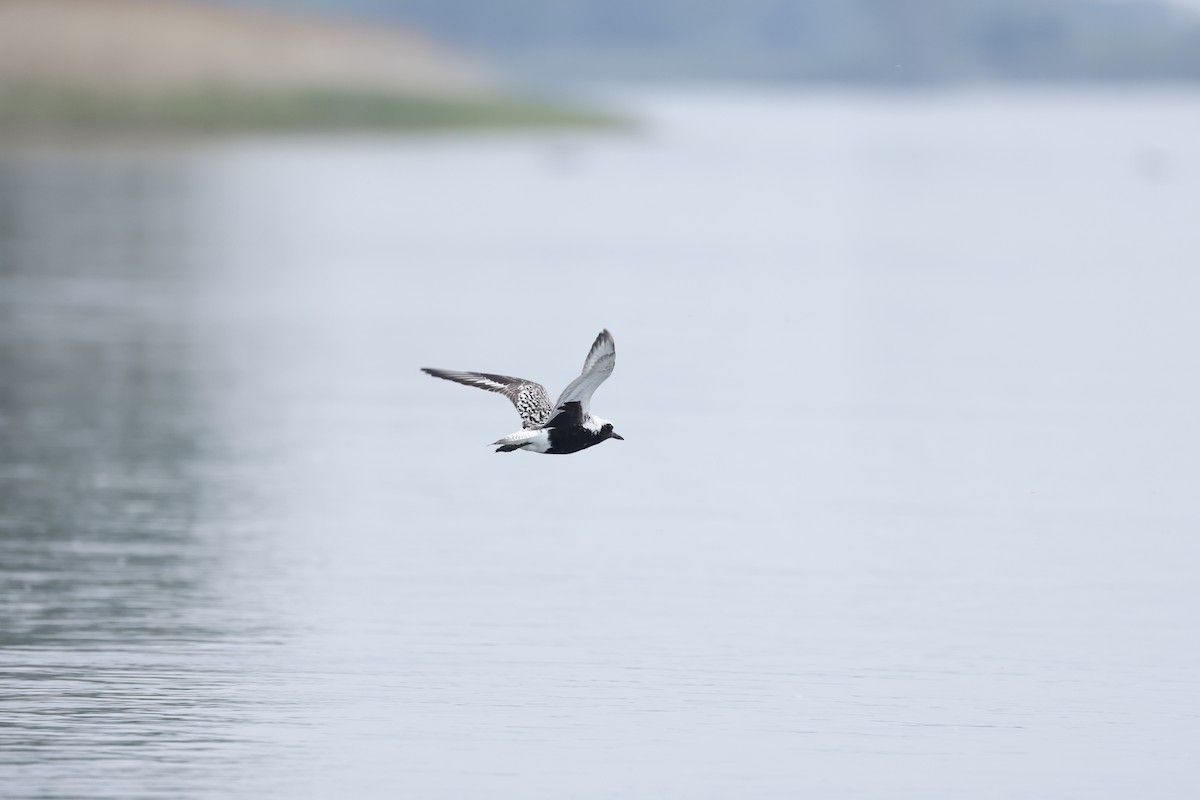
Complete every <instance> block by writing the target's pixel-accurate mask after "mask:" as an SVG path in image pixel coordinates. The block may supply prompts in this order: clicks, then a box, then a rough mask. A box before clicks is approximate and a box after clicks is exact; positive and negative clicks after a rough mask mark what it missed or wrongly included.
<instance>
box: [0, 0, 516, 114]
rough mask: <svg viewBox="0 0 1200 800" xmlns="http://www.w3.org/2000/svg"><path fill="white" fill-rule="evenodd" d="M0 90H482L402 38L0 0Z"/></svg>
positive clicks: (213, 13) (202, 8)
mask: <svg viewBox="0 0 1200 800" xmlns="http://www.w3.org/2000/svg"><path fill="white" fill-rule="evenodd" d="M0 81H2V82H4V83H8V84H13V83H23V84H37V85H40V86H59V87H73V88H89V89H122V90H151V91H153V90H166V89H180V88H195V87H201V86H202V87H206V88H214V87H220V88H226V89H242V90H245V89H297V88H305V89H313V88H322V89H354V90H365V89H371V90H380V91H400V92H410V93H413V92H415V93H427V94H470V93H480V92H483V91H486V90H489V89H491V88H493V81H492V80H491V79H490V78H489V77H488V75H487V74H486V73H485V72H484V70H483V69H481V68H480V67H479V66H477V65H475V64H472V63H469V62H468V61H467V60H466V59H465V58H462V57H459V56H456V55H452V54H451V53H450V52H448V51H447V50H446V49H444V48H442V47H438V46H435V45H434V43H433V42H432V41H431V40H430V39H428V38H426V37H424V36H421V35H418V34H417V33H416V32H415V31H414V30H412V29H410V28H404V27H401V26H399V25H383V24H379V23H378V22H377V23H375V24H365V23H351V22H346V21H342V20H339V19H335V18H328V19H327V18H320V17H315V16H307V15H298V14H293V13H284V12H280V11H267V10H262V11H253V10H246V9H235V8H227V7H222V6H212V5H202V4H197V3H191V2H184V1H183V0H0Z"/></svg>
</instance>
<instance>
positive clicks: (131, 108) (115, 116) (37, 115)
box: [0, 85, 625, 138]
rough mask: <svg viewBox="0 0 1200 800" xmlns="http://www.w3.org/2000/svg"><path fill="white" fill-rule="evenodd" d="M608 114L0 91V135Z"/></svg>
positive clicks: (227, 130) (506, 105)
mask: <svg viewBox="0 0 1200 800" xmlns="http://www.w3.org/2000/svg"><path fill="white" fill-rule="evenodd" d="M624 124H625V121H624V120H623V119H621V118H620V117H618V116H615V115H612V114H606V113H603V112H600V111H595V110H590V109H586V108H582V107H578V106H574V105H570V104H567V103H560V102H556V101H551V100H545V99H541V98H533V97H527V96H520V95H434V94H416V93H413V94H398V93H388V92H379V91H356V90H343V89H302V90H293V89H280V90H257V89H256V90H247V89H225V88H204V89H188V90H174V91H164V92H155V93H150V92H141V93H138V92H123V91H116V90H90V89H72V88H58V87H47V86H37V85H18V86H13V85H8V86H4V85H0V137H3V138H13V137H17V138H25V137H29V136H43V135H52V136H76V135H78V136H92V135H105V136H112V135H154V136H163V135H172V134H179V135H187V136H195V135H221V134H237V133H270V132H281V133H283V132H286V133H302V132H316V133H320V132H404V131H414V132H425V131H440V130H445V131H452V130H463V129H489V128H545V127H553V128H606V127H619V126H622V125H624Z"/></svg>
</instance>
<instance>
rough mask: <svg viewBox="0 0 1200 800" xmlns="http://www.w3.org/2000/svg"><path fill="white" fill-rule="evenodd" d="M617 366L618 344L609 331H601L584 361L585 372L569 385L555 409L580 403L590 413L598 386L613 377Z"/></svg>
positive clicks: (583, 409)
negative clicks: (574, 402)
mask: <svg viewBox="0 0 1200 800" xmlns="http://www.w3.org/2000/svg"><path fill="white" fill-rule="evenodd" d="M616 365H617V345H616V342H614V341H613V337H612V334H611V333H609V332H608V331H607V330H603V331H600V335H599V336H597V337H596V341H595V342H593V343H592V349H591V350H589V351H588V355H587V358H586V359H584V361H583V372H581V373H580V375H579V377H578V378H576V379H575V380H573V381H571V383H570V384H568V385H567V388H566V389H564V390H563V393H562V394H561V395H560V396H559V398H558V402H557V403H555V404H554V407H555V408H562V407H563V406H564V405H566V404H567V403H570V402H573V401H578V402H579V404H580V407H581V409H582V411H583V413H584V414H588V413H590V409H591V404H592V394H594V393H595V391H596V387H597V386H599V385H600V384H602V383H604V381H606V380H607V379H608V376H609V375H612V371H613V368H614V367H615V366H616Z"/></svg>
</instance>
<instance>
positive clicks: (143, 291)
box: [0, 158, 247, 796]
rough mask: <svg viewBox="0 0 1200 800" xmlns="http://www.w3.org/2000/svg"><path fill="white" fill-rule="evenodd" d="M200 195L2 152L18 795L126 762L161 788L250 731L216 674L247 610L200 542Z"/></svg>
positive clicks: (206, 514)
mask: <svg viewBox="0 0 1200 800" xmlns="http://www.w3.org/2000/svg"><path fill="white" fill-rule="evenodd" d="M187 188H188V181H187V175H186V172H184V171H183V170H181V169H180V168H179V167H176V166H173V165H170V164H161V165H156V164H145V163H119V162H118V163H109V162H107V161H104V160H101V161H99V162H97V161H95V160H93V159H91V158H80V159H78V160H75V159H69V160H67V161H66V162H65V163H58V162H56V161H50V160H37V161H33V162H29V163H26V162H24V161H20V160H13V159H9V160H6V161H4V162H3V163H2V164H0V281H2V287H3V288H2V295H3V313H2V314H0V344H2V348H3V349H2V350H0V359H2V360H0V372H2V374H3V381H2V382H0V454H2V456H0V509H2V511H0V605H2V607H3V610H4V613H3V618H2V622H0V647H2V648H3V651H4V653H5V655H4V658H3V666H2V667H0V683H2V684H3V686H4V687H5V688H4V695H5V703H4V704H5V712H4V713H5V717H6V720H7V726H6V728H7V730H6V732H5V733H4V734H3V747H2V750H3V756H0V761H2V762H3V764H4V771H5V773H6V775H8V776H9V778H6V783H8V784H9V788H8V789H7V790H6V792H7V793H11V792H12V791H13V790H14V785H15V786H16V787H17V791H18V792H21V793H29V794H38V795H39V796H48V795H52V794H53V795H57V794H60V793H61V794H62V795H64V796H107V795H109V794H112V795H113V796H116V795H119V794H124V793H125V792H126V790H123V789H120V788H117V787H120V786H121V785H122V784H121V782H120V780H121V779H120V775H121V774H122V773H124V772H127V771H128V770H129V767H128V765H129V763H131V759H132V760H134V761H137V762H139V763H142V764H144V765H146V768H144V769H141V770H139V771H138V772H139V785H140V786H144V787H145V788H146V789H147V790H154V787H157V789H158V790H160V791H161V790H165V789H166V787H168V786H170V785H172V783H175V785H178V783H177V782H178V781H185V782H186V781H188V780H189V776H191V777H192V778H195V777H197V776H199V777H202V776H203V775H204V772H205V770H206V768H207V764H206V762H207V761H209V760H210V759H211V756H210V755H208V754H210V753H211V752H212V750H213V747H214V745H215V744H217V743H222V742H223V743H226V744H228V743H230V742H232V741H233V739H234V737H232V736H231V734H230V732H229V725H228V723H229V720H230V717H231V715H232V714H233V713H234V712H233V710H232V708H231V705H232V703H233V700H232V698H231V697H230V696H229V693H228V691H227V690H226V689H224V688H222V687H221V683H222V680H221V678H220V674H221V671H222V669H228V668H227V667H222V666H221V665H220V663H219V662H218V663H214V664H211V665H209V666H207V667H204V668H200V666H201V664H202V663H203V662H204V661H205V657H204V652H205V650H206V649H207V648H211V647H212V646H213V645H214V644H215V643H218V642H221V641H222V640H224V639H226V638H227V637H228V636H230V635H231V634H234V633H236V627H237V625H238V622H237V619H238V618H231V617H230V616H229V615H228V614H227V613H226V612H227V609H225V608H224V604H223V600H222V598H221V594H220V581H219V580H218V577H217V576H219V575H220V574H221V572H222V571H223V570H224V569H226V566H225V564H226V562H227V560H228V559H229V557H230V554H229V552H228V548H226V547H223V546H222V542H221V541H220V540H219V539H217V538H214V537H212V536H206V535H205V531H206V529H208V528H211V527H212V525H213V524H214V516H216V517H219V514H214V507H213V504H214V503H216V504H217V507H219V505H220V501H219V497H220V495H221V494H222V493H223V492H224V489H223V488H222V487H221V485H220V483H219V481H217V480H214V478H215V477H216V476H215V475H214V473H213V470H212V463H213V460H212V449H213V447H212V439H213V436H212V431H211V424H210V422H209V420H208V419H207V417H206V411H205V408H204V404H205V393H204V391H203V387H200V386H197V385H196V375H195V363H194V357H193V349H194V343H193V342H191V341H189V338H188V331H187V327H186V322H181V317H183V315H184V313H185V312H186V303H187V301H186V297H187V295H188V294H189V286H190V284H191V283H192V281H193V276H192V270H191V265H189V263H188V262H187V256H188V252H189V247H188V241H187V237H188V236H189V230H188V227H187V203H188V196H187ZM240 618H241V619H242V620H243V624H244V622H245V620H246V618H247V617H246V615H245V614H242V615H240ZM231 619H232V620H233V624H232V625H231ZM198 662H199V663H198ZM71 765H75V766H71ZM14 777H15V778H18V780H17V781H16V782H15V784H14V782H13V780H12V779H13V778H14ZM114 781H116V782H115V783H114ZM130 788H132V787H130ZM10 796H15V795H11V794H10Z"/></svg>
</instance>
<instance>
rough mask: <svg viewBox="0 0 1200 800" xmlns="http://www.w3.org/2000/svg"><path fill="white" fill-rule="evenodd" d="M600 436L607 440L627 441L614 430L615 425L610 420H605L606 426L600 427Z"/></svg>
mask: <svg viewBox="0 0 1200 800" xmlns="http://www.w3.org/2000/svg"><path fill="white" fill-rule="evenodd" d="M600 435H601V436H603V437H604V438H605V439H620V440H621V441H622V442H623V441H625V437H624V436H622V435H621V434H619V433H617V432H616V431H614V430H613V424H612V423H611V422H609V421H608V420H604V424H602V425H601V426H600Z"/></svg>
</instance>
